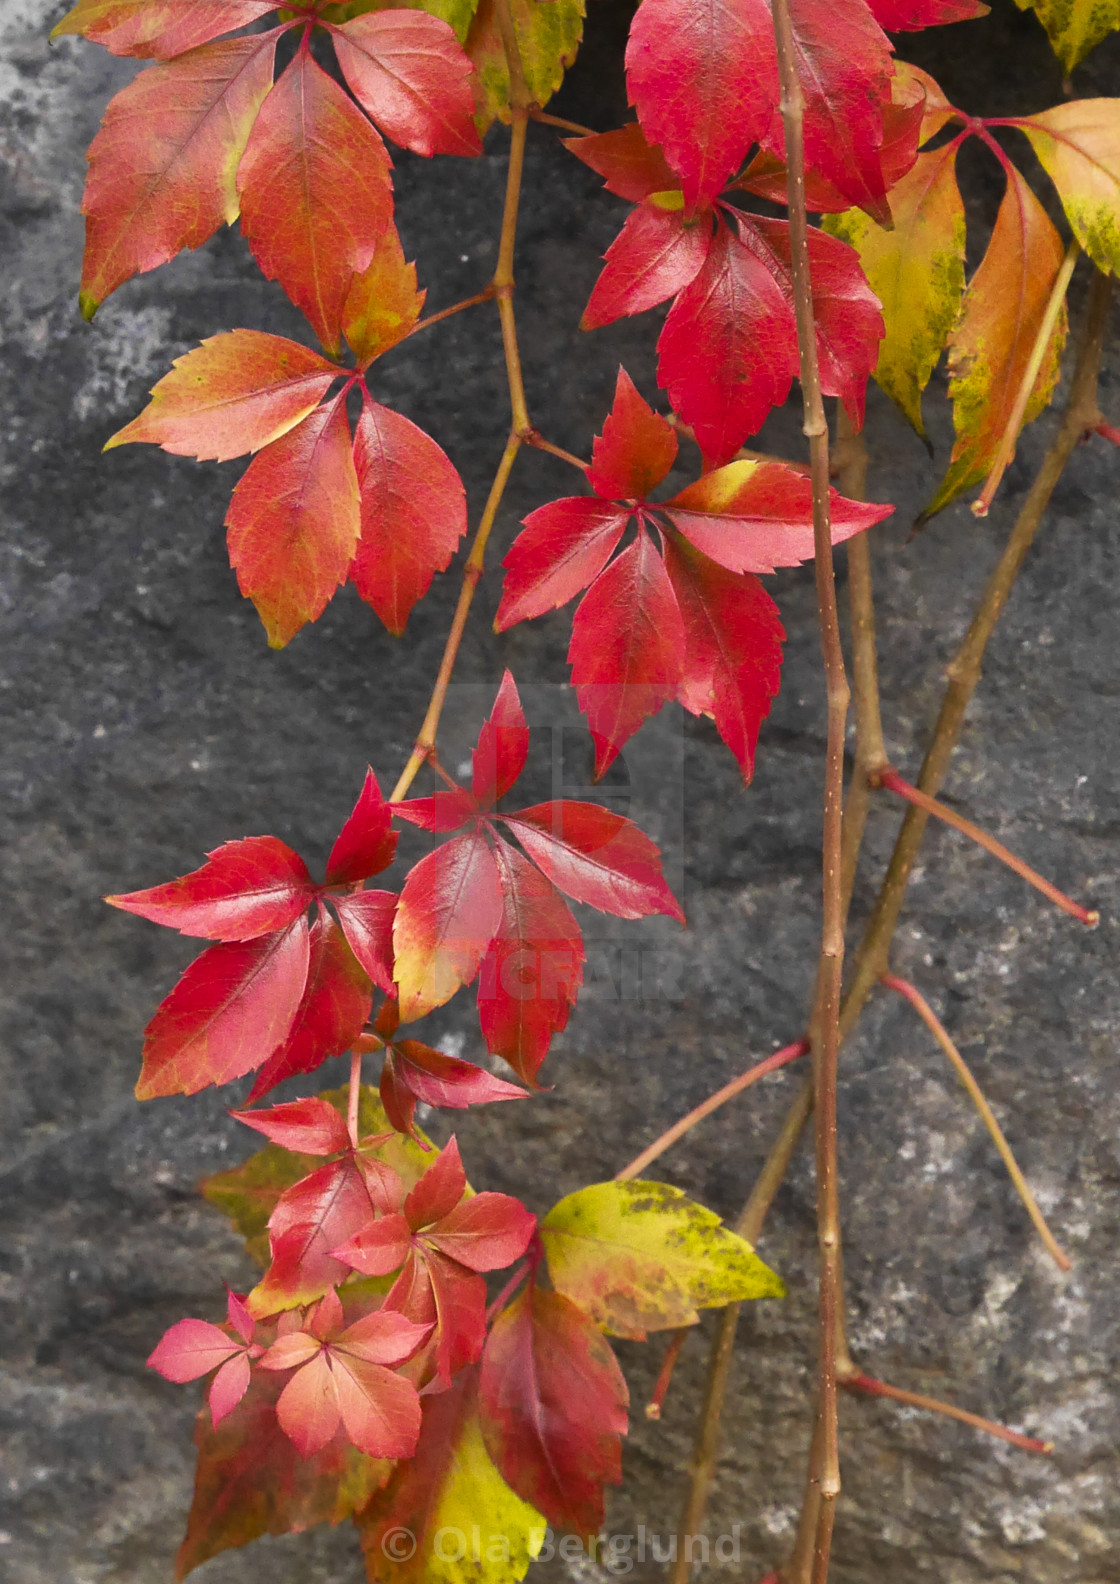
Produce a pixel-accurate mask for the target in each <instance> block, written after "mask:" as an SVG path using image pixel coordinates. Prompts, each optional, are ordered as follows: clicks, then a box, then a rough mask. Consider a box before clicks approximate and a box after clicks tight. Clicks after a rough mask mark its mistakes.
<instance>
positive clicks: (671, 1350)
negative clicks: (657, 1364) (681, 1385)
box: [646, 1326, 692, 1419]
mask: <svg viewBox="0 0 1120 1584" xmlns="http://www.w3.org/2000/svg"><path fill="white" fill-rule="evenodd" d="M691 1330H692V1327H691V1326H680V1327H679V1328H678V1329H677V1330H676V1331H673V1332H671V1333H670V1335H669V1345H668V1346H667V1347H666V1349H665V1352H664V1354H663V1355H662V1359H661V1368H660V1369H659V1370H658V1372H657V1380H656V1381H655V1382H654V1387H653V1391H652V1392H651V1393H650V1399H649V1402H648V1403H646V1418H647V1419H660V1418H661V1409H662V1408H663V1406H664V1404H665V1394H666V1392H668V1390H669V1382H670V1381H671V1380H672V1378H673V1371H674V1370H675V1369H676V1367H677V1360H678V1359H679V1358H680V1356H681V1348H682V1347H684V1344H685V1342H686V1341H687V1339H688V1334H689V1332H690V1331H691Z"/></svg>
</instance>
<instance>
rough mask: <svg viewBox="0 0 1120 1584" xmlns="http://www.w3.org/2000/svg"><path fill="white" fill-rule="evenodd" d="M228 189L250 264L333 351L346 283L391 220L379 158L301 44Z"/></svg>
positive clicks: (371, 138) (371, 135) (379, 150)
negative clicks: (236, 203) (237, 205)
mask: <svg viewBox="0 0 1120 1584" xmlns="http://www.w3.org/2000/svg"><path fill="white" fill-rule="evenodd" d="M237 190H238V192H239V193H240V195H241V230H242V233H243V234H244V236H245V238H246V239H247V241H248V243H249V246H250V248H251V249H252V252H253V256H254V258H255V259H256V261H257V263H258V264H259V265H260V267H261V269H262V270H263V271H264V273H265V275H266V276H267V277H268V279H269V280H278V281H279V282H280V284H281V286H282V287H283V288H284V290H285V291H286V292H287V294H288V296H289V297H290V298H291V299H292V301H293V302H294V303H295V304H296V306H297V307H298V308H302V309H303V311H304V313H305V314H306V315H307V317H308V318H309V319H310V321H311V323H312V325H313V327H314V329H315V334H316V335H317V336H318V337H319V340H320V341H321V342H322V343H323V345H324V346H325V347H326V348H327V350H328V351H330V352H337V351H338V348H339V335H340V329H341V323H342V309H343V305H344V304H345V302H346V295H347V292H348V291H349V289H350V283H351V281H352V280H353V278H354V276H355V275H356V274H358V273H360V271H362V270H364V269H365V268H366V267H367V265H368V264H369V263H370V260H371V259H372V258H373V254H374V249H375V248H376V246H377V241H378V238H379V237H380V236H381V234H382V233H383V232H384V231H385V229H386V227H387V226H388V225H389V224H390V222H391V220H392V215H393V197H392V184H391V182H390V180H389V156H388V154H387V153H386V152H385V145H384V144H383V143H382V141H381V139H380V138H379V137H378V135H377V133H376V132H375V130H374V129H373V127H372V126H370V124H369V122H368V121H367V120H366V118H365V116H364V115H362V113H361V111H360V110H358V109H357V108H356V106H355V105H354V104H353V103H352V101H351V100H350V99H348V98H347V96H346V94H345V93H344V92H343V91H342V89H341V88H340V87H339V86H338V84H337V83H335V82H332V80H331V79H330V78H329V77H328V76H327V74H326V72H325V71H323V69H322V67H321V66H318V65H317V64H316V62H315V60H314V59H313V58H312V56H311V54H310V52H309V51H308V49H307V48H306V47H305V46H303V45H301V47H300V50H299V52H298V54H297V55H296V57H295V59H294V60H293V61H292V63H291V64H290V65H289V67H288V68H287V70H286V71H285V72H284V74H283V76H282V77H281V78H280V80H279V81H278V82H277V83H276V85H275V87H274V88H273V90H272V92H271V93H270V94H269V96H268V98H267V100H266V101H265V104H264V107H263V109H262V110H261V113H260V115H259V116H258V117H257V122H256V125H255V126H254V128H253V131H252V135H251V136H250V138H249V142H248V146H247V147H246V149H245V154H244V157H243V158H242V160H241V165H240V167H239V169H238V172H237Z"/></svg>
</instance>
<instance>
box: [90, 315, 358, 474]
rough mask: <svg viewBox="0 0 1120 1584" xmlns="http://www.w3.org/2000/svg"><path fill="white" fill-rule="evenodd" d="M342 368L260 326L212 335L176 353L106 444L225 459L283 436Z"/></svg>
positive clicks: (207, 459)
mask: <svg viewBox="0 0 1120 1584" xmlns="http://www.w3.org/2000/svg"><path fill="white" fill-rule="evenodd" d="M341 372H342V370H340V369H338V368H336V367H335V365H334V364H333V363H328V362H327V360H326V358H325V357H322V356H320V354H319V353H318V352H313V351H312V350H311V348H310V347H304V346H299V345H298V344H297V343H296V342H295V341H287V340H285V339H284V337H283V336H274V335H265V334H264V332H263V331H260V330H231V331H230V332H229V333H228V334H226V335H216V336H211V337H210V338H209V340H207V341H204V342H203V343H202V345H201V346H200V347H196V348H195V349H194V351H193V352H188V353H187V354H186V355H185V356H184V357H181V358H176V359H175V362H174V365H173V367H172V369H171V372H170V373H168V374H165V375H164V376H163V378H162V379H161V380H160V381H159V382H158V383H157V384H156V385H154V386H153V387H152V400H151V401H150V402H149V403H148V405H147V407H145V409H144V411H143V412H142V413H141V414H140V415H139V417H138V418H134V419H133V420H132V422H131V423H130V424H126V425H125V427H124V428H123V429H120V430H118V431H117V433H116V434H115V435H114V436H113V437H112V439H111V440H107V441H106V443H105V446H104V449H105V450H106V451H111V450H112V449H113V448H114V447H115V446H119V445H130V444H137V443H140V442H144V443H147V444H150V445H159V446H162V447H163V449H164V450H165V451H170V452H172V453H173V454H174V455H175V456H192V457H197V458H198V460H199V461H200V462H201V461H214V462H226V461H228V460H229V458H230V457H235V456H242V455H243V454H244V453H245V452H246V451H259V450H260V449H261V447H262V446H266V445H268V443H269V442H270V441H271V440H278V439H279V438H280V436H281V435H283V434H287V432H288V430H289V429H293V428H294V427H295V425H296V424H297V423H299V422H300V420H301V419H302V418H306V417H307V415H308V413H309V412H312V411H314V409H315V407H316V406H317V405H318V403H319V401H320V399H321V398H322V397H323V396H325V395H326V394H327V391H328V390H329V388H330V386H331V384H332V383H333V381H334V380H336V379H337V378H338V376H339V374H340V373H341Z"/></svg>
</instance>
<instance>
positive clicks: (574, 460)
mask: <svg viewBox="0 0 1120 1584" xmlns="http://www.w3.org/2000/svg"><path fill="white" fill-rule="evenodd" d="M522 438H523V439H524V441H525V444H526V445H531V446H535V447H536V449H537V450H538V451H547V452H548V454H549V456H554V457H559V458H560V460H561V462H570V463H571V465H572V467H577V468H579V469H580V470H581V471H582V472H584V473H586V472H587V471H588V469H589V468H590V466H591V464H590V463H589V462H585V461H584V460H583V458H582V457H577V456H575V455H573V453H572V452H571V451H565V450H564V448H563V446H558V445H553V443H552V441H551V440H546V439H545V438H544V436H543V435H542V434H538V433H537V431H536V430H535V429H530V431H529V433H528V434H527V435H524V436H523V437H522Z"/></svg>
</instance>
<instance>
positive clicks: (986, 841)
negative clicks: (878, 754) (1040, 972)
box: [875, 769, 1101, 929]
mask: <svg viewBox="0 0 1120 1584" xmlns="http://www.w3.org/2000/svg"><path fill="white" fill-rule="evenodd" d="M875 781H876V783H877V784H878V785H879V786H881V787H885V788H886V789H887V791H888V792H895V793H897V794H898V796H899V797H901V798H905V799H906V801H907V802H908V803H913V804H914V806H915V808H920V809H924V810H925V812H926V813H927V814H933V815H935V816H936V817H937V818H938V819H939V820H944V822H945V824H946V825H951V826H952V827H953V829H954V830H959V831H960V833H961V834H962V836H970V837H971V838H972V840H973V841H974V842H977V843H978V844H979V845H980V846H981V847H983V848H984V850H985V851H986V852H990V853H991V855H992V857H993V858H998V859H999V860H1000V862H1001V863H1004V864H1006V865H1007V867H1008V868H1009V869H1013V870H1014V871H1015V873H1016V874H1017V875H1021V876H1022V878H1023V879H1024V880H1027V881H1029V882H1030V884H1031V885H1032V886H1034V888H1035V890H1036V891H1041V892H1042V894H1043V896H1045V897H1049V898H1050V901H1051V902H1054V903H1056V904H1057V905H1058V907H1060V908H1061V909H1062V911H1063V912H1064V913H1068V914H1069V915H1070V917H1071V918H1075V919H1077V920H1078V921H1079V923H1081V924H1084V925H1085V926H1086V928H1088V929H1095V928H1096V927H1097V925H1098V924H1099V923H1100V921H1101V916H1100V914H1099V913H1098V911H1097V910H1096V908H1084V907H1082V906H1081V904H1080V902H1074V901H1073V900H1072V898H1070V897H1068V896H1066V894H1065V892H1064V891H1059V890H1058V888H1057V886H1055V885H1051V884H1050V881H1049V880H1046V879H1044V878H1043V877H1042V875H1040V874H1039V873H1038V871H1037V869H1032V868H1031V866H1030V865H1029V864H1026V863H1024V862H1023V860H1022V859H1021V858H1016V856H1015V854H1014V853H1013V852H1011V851H1009V849H1008V848H1006V847H1005V846H1004V845H1003V843H1002V842H998V841H996V839H995V837H994V836H989V835H988V833H987V831H984V830H981V828H980V826H979V825H974V824H973V823H972V821H971V820H967V819H965V818H964V816H963V815H961V814H956V813H954V812H953V810H952V809H950V808H946V806H945V804H944V803H939V802H938V801H937V799H936V798H932V797H930V796H929V795H928V794H927V793H925V792H919V791H918V788H917V787H915V786H911V785H910V783H909V781H904V780H903V778H902V777H901V776H900V775H899V774H898V773H897V772H896V771H894V770H890V769H887V770H881V771H879V773H878V774H877V775H876V777H875Z"/></svg>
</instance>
